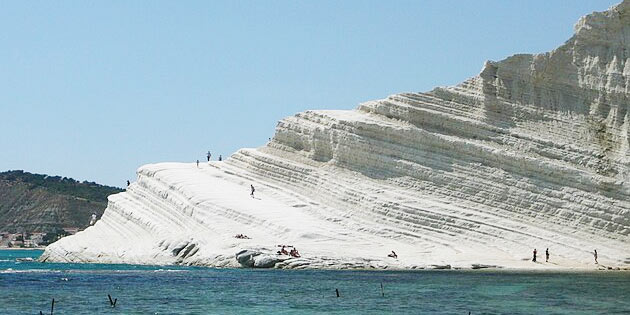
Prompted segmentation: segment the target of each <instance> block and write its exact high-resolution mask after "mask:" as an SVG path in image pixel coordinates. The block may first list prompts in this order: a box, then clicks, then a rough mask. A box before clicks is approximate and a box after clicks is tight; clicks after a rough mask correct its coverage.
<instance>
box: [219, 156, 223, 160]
mask: <svg viewBox="0 0 630 315" xmlns="http://www.w3.org/2000/svg"><path fill="white" fill-rule="evenodd" d="M222 160H223V156H221V154H219V162H221V161H222Z"/></svg>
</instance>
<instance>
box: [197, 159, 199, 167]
mask: <svg viewBox="0 0 630 315" xmlns="http://www.w3.org/2000/svg"><path fill="white" fill-rule="evenodd" d="M197 168H199V160H197Z"/></svg>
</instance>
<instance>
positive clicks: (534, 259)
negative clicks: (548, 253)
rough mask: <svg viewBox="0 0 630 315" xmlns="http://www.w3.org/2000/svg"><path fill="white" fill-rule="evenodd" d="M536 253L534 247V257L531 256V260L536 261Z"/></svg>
mask: <svg viewBox="0 0 630 315" xmlns="http://www.w3.org/2000/svg"><path fill="white" fill-rule="evenodd" d="M537 253H538V251H537V250H536V249H535V248H534V258H532V261H533V262H536V254H537Z"/></svg>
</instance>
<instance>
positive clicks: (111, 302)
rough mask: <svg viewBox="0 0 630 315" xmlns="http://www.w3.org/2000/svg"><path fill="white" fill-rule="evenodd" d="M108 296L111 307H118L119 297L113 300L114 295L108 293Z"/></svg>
mask: <svg viewBox="0 0 630 315" xmlns="http://www.w3.org/2000/svg"><path fill="white" fill-rule="evenodd" d="M107 298H108V299H109V305H110V306H111V307H116V302H117V301H118V298H115V299H113V300H112V296H111V295H109V294H108V295H107Z"/></svg>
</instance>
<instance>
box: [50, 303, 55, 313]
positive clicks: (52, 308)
mask: <svg viewBox="0 0 630 315" xmlns="http://www.w3.org/2000/svg"><path fill="white" fill-rule="evenodd" d="M54 311H55V299H52V303H50V315H53V312H54Z"/></svg>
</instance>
